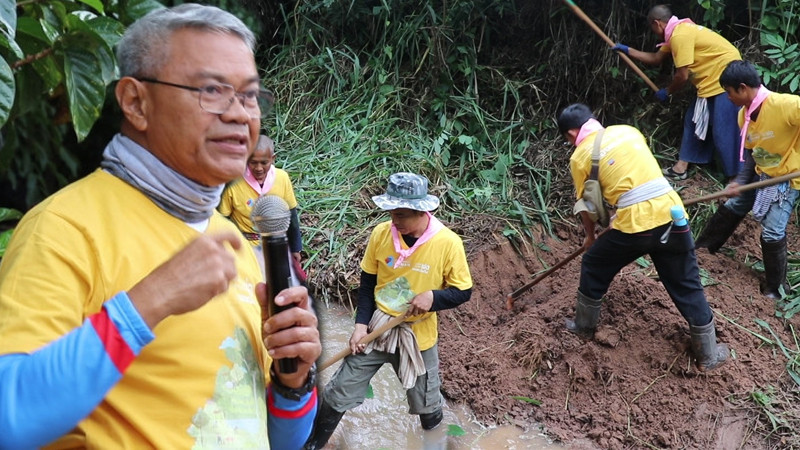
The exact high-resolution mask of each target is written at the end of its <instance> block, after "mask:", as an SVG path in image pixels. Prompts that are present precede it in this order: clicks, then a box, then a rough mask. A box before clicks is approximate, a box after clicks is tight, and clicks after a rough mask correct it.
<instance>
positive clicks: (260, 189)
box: [244, 166, 275, 195]
mask: <svg viewBox="0 0 800 450" xmlns="http://www.w3.org/2000/svg"><path fill="white" fill-rule="evenodd" d="M244 181H246V182H247V184H249V185H250V187H251V188H253V190H255V191H256V192H257V193H258V195H264V194H266V193H267V192H269V190H270V189H272V185H273V184H274V183H275V166H269V170H268V171H267V176H266V177H265V178H264V184H259V183H258V180H256V177H254V176H253V172H250V168H249V167H248V168H246V169H245V171H244Z"/></svg>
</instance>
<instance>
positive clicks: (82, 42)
mask: <svg viewBox="0 0 800 450" xmlns="http://www.w3.org/2000/svg"><path fill="white" fill-rule="evenodd" d="M101 46H102V44H99V43H98V42H96V41H95V40H93V39H91V38H89V37H87V36H86V35H79V34H75V35H72V36H70V38H69V39H66V40H65V42H64V76H65V79H66V84H67V96H68V98H69V110H70V113H71V114H72V126H73V128H74V129H75V134H76V135H77V137H78V141H82V140H83V139H84V138H86V136H87V135H88V134H89V131H90V130H91V129H92V125H94V122H95V121H96V120H97V118H98V117H100V110H101V109H102V108H103V102H104V101H105V95H106V85H105V84H104V83H103V80H102V77H101V76H98V74H101V73H102V71H103V68H102V67H101V64H100V61H98V59H97V56H96V55H97V53H98V52H99V51H101V48H100V47H101Z"/></svg>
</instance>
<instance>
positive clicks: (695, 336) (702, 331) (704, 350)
mask: <svg viewBox="0 0 800 450" xmlns="http://www.w3.org/2000/svg"><path fill="white" fill-rule="evenodd" d="M689 332H690V333H691V335H692V352H693V353H694V357H695V359H696V363H697V369H698V370H700V371H701V372H705V371H706V370H712V369H715V368H717V367H719V366H721V365H722V364H724V363H725V361H727V360H728V355H730V350H729V349H728V345H727V344H718V343H717V330H716V328H715V325H714V318H713V317H712V318H711V322H709V323H708V324H707V325H703V326H700V327H696V326H693V325H689Z"/></svg>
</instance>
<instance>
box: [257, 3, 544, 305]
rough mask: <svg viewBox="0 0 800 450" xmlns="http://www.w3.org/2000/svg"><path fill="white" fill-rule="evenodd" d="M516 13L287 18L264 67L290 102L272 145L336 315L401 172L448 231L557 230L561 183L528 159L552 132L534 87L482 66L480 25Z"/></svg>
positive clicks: (387, 11) (492, 7)
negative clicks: (429, 200) (475, 226)
mask: <svg viewBox="0 0 800 450" xmlns="http://www.w3.org/2000/svg"><path fill="white" fill-rule="evenodd" d="M509 5H511V3H510V2H488V1H487V2H475V4H470V5H460V6H455V7H450V8H448V7H447V6H446V5H440V6H439V7H434V6H433V5H432V4H428V5H427V6H425V7H424V8H422V9H421V10H418V11H411V10H409V8H408V6H407V5H405V4H404V3H403V2H400V1H388V0H387V1H384V2H381V3H380V6H375V7H373V8H370V9H365V8H364V6H363V5H362V4H361V3H358V2H351V3H347V4H338V7H339V8H341V9H339V10H337V9H336V7H334V11H332V12H330V11H327V12H325V13H324V14H323V13H322V11H321V9H319V8H317V7H316V6H318V5H315V4H302V5H301V4H298V5H297V6H296V7H295V9H293V10H292V11H283V14H284V15H285V21H286V23H289V24H291V26H290V27H289V28H288V29H287V30H285V37H284V39H283V40H284V42H285V44H283V45H280V46H276V47H274V48H272V49H270V50H269V51H268V52H267V53H268V55H269V57H268V59H267V61H268V62H267V63H264V64H262V66H263V67H264V71H265V74H264V78H265V79H266V80H268V84H269V85H270V87H271V88H272V89H273V90H274V91H275V93H276V95H277V98H278V103H277V105H276V113H275V120H274V124H269V125H268V132H269V133H270V134H272V136H273V137H274V139H275V141H276V147H277V164H278V165H279V166H281V167H283V168H284V169H286V170H287V171H288V172H289V173H290V175H291V177H292V179H293V182H294V184H295V190H296V193H297V196H298V201H299V203H300V209H301V211H302V216H301V222H302V225H303V232H304V241H305V242H306V252H307V254H308V259H307V262H306V264H307V266H309V267H310V268H311V269H312V271H313V272H314V280H316V283H315V285H316V287H317V288H318V289H319V290H320V292H319V294H321V297H322V298H323V299H325V300H326V301H329V300H334V301H341V302H344V303H345V304H348V303H350V304H352V300H350V299H349V298H348V294H349V292H350V291H351V290H352V289H353V288H354V287H355V285H356V283H357V282H358V273H359V271H360V269H359V267H358V261H359V260H360V257H361V254H362V253H363V251H362V250H363V247H364V246H365V245H366V241H367V238H368V234H369V231H370V229H371V228H372V227H373V226H374V225H376V224H377V223H378V222H380V221H382V220H385V219H386V218H387V217H386V215H385V214H384V213H382V212H381V211H379V210H376V207H375V206H374V205H373V203H372V201H371V198H370V197H371V196H373V195H377V194H380V193H382V192H383V191H384V189H385V185H386V180H387V179H388V176H389V175H390V174H391V173H394V172H398V171H411V172H418V173H422V174H424V175H426V176H427V177H428V178H429V180H430V192H431V193H432V194H434V195H437V196H439V197H440V199H441V201H442V205H441V207H440V208H439V210H438V211H437V213H436V214H437V216H439V217H440V218H441V219H442V220H444V221H445V222H446V223H450V224H454V225H455V226H458V224H468V223H469V222H470V221H471V219H472V218H473V217H477V216H480V217H492V218H494V219H495V220H496V223H498V224H499V227H500V229H498V230H489V231H490V232H491V231H498V232H502V233H503V234H505V235H507V236H510V237H512V238H513V237H515V236H517V237H523V236H525V235H527V234H530V227H532V226H533V225H534V224H535V223H537V222H538V223H542V224H544V225H545V227H547V228H548V229H550V227H551V226H552V225H551V223H550V215H551V205H550V200H549V199H550V198H551V192H550V189H551V186H552V176H551V173H550V172H549V171H548V170H541V169H537V168H535V167H533V166H532V165H531V164H529V163H528V161H527V160H526V158H525V154H526V151H527V150H528V149H529V147H530V146H531V145H532V141H533V140H534V139H536V138H538V135H539V132H540V130H547V129H548V128H552V125H551V120H552V119H551V118H550V116H549V114H547V112H546V111H542V110H540V111H538V114H537V115H538V116H539V117H532V115H531V110H530V109H528V110H525V109H524V108H525V101H524V99H523V98H521V96H522V95H524V94H522V93H525V92H527V91H533V90H534V89H532V88H531V86H534V85H535V82H534V81H533V80H531V79H527V78H524V79H512V78H510V77H508V76H506V75H504V73H503V72H502V71H500V70H497V68H495V67H492V66H487V65H483V64H481V63H480V62H479V57H478V53H479V49H478V47H479V45H480V42H481V39H488V37H480V36H479V35H480V33H481V31H480V30H481V28H482V27H481V26H480V25H481V23H480V18H481V17H482V16H483V17H485V16H487V15H492V16H493V17H502V15H503V14H506V12H508V13H513V10H510V9H507V8H509V7H510V6H509ZM481 8H482V9H481ZM334 22H336V26H335V27H334V26H332V25H331V24H332V23H334ZM476 37H477V39H476ZM521 169H524V170H521ZM530 173H537V175H538V176H536V177H530V176H529V175H530ZM524 197H528V198H529V199H530V200H526V201H524V202H523V201H520V198H524ZM463 228H464V229H463V230H459V231H467V228H468V226H466V225H464V226H463ZM489 237H490V236H485V238H487V239H488V238H489Z"/></svg>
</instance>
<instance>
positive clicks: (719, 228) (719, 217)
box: [694, 205, 744, 253]
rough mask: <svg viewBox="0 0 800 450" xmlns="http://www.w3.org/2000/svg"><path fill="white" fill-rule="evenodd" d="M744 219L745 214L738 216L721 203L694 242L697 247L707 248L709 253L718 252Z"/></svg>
mask: <svg viewBox="0 0 800 450" xmlns="http://www.w3.org/2000/svg"><path fill="white" fill-rule="evenodd" d="M742 219H744V216H737V215H736V214H734V212H733V211H731V210H730V209H728V208H726V207H725V205H720V207H719V208H717V212H715V213H714V215H713V216H711V218H710V219H708V222H706V226H705V228H703V231H701V232H700V236H698V237H697V240H696V241H695V242H694V246H695V248H707V249H708V252H709V253H716V252H717V250H719V248H720V247H722V245H723V244H725V242H726V241H727V240H728V238H729V237H731V235H732V234H733V232H734V231H735V230H736V227H737V226H739V223H740V222H741V221H742Z"/></svg>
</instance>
